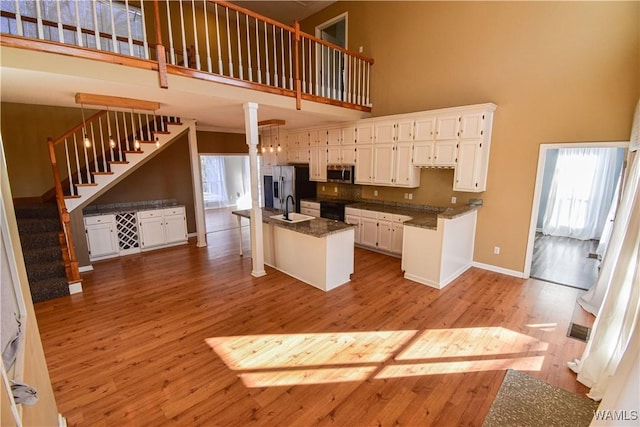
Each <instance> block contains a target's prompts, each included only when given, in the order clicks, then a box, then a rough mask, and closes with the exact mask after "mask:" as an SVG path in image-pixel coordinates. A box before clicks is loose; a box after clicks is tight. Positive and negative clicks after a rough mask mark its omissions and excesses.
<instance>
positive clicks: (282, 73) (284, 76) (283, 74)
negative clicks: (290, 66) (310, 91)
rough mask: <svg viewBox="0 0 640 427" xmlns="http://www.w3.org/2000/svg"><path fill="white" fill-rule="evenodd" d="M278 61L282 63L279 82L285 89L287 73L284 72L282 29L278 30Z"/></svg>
mask: <svg viewBox="0 0 640 427" xmlns="http://www.w3.org/2000/svg"><path fill="white" fill-rule="evenodd" d="M280 60H281V61H282V68H281V70H282V71H281V72H280V74H281V76H280V77H281V78H280V82H281V86H282V87H286V86H287V79H286V76H287V73H286V72H285V69H284V30H283V29H282V28H280Z"/></svg>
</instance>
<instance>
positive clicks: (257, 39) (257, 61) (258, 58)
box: [256, 19, 262, 83]
mask: <svg viewBox="0 0 640 427" xmlns="http://www.w3.org/2000/svg"><path fill="white" fill-rule="evenodd" d="M260 59H261V58H260V35H259V34H258V20H257V19H256V63H257V64H258V83H262V70H261V69H260V64H261V63H262V61H261V60H260Z"/></svg>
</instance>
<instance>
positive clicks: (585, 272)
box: [531, 233, 600, 290]
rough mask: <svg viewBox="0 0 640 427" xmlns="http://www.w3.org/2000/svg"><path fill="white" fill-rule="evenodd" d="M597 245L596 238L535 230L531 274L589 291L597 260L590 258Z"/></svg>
mask: <svg viewBox="0 0 640 427" xmlns="http://www.w3.org/2000/svg"><path fill="white" fill-rule="evenodd" d="M597 247H598V242H597V241H595V240H578V239H572V238H569V237H558V236H545V235H543V234H542V233H536V240H535V243H534V246H533V262H532V264H531V277H534V278H536V279H540V280H545V281H548V282H553V283H558V284H561V285H567V286H573V287H576V288H579V289H585V290H588V289H590V288H591V286H593V285H594V284H595V283H596V280H597V278H598V266H599V265H600V261H598V260H597V259H594V258H589V254H590V253H593V252H595V251H596V249H597Z"/></svg>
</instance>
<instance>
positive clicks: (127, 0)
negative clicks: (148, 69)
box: [124, 0, 135, 56]
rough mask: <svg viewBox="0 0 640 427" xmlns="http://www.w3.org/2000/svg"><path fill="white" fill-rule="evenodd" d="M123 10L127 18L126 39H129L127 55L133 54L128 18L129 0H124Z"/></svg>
mask: <svg viewBox="0 0 640 427" xmlns="http://www.w3.org/2000/svg"><path fill="white" fill-rule="evenodd" d="M124 10H125V12H126V16H127V18H126V20H127V39H128V40H129V55H130V56H135V53H134V52H133V37H132V36H131V20H130V19H129V0H124Z"/></svg>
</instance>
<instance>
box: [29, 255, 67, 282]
mask: <svg viewBox="0 0 640 427" xmlns="http://www.w3.org/2000/svg"><path fill="white" fill-rule="evenodd" d="M27 277H28V278H29V280H43V279H49V278H53V277H64V278H65V280H66V277H67V276H66V272H65V270H64V263H63V262H62V260H57V261H53V262H42V263H34V264H33V265H28V266H27Z"/></svg>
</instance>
